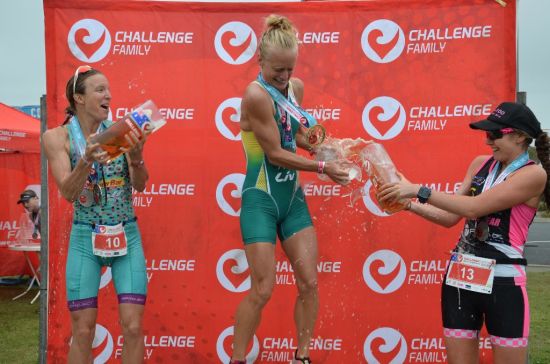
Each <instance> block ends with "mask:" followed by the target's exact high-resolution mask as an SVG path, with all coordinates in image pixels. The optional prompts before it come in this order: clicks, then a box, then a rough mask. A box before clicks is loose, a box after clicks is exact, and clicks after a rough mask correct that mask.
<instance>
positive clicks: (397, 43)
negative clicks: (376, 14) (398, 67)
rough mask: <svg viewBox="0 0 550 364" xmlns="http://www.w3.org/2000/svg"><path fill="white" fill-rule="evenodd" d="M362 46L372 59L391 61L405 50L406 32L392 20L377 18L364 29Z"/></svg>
mask: <svg viewBox="0 0 550 364" xmlns="http://www.w3.org/2000/svg"><path fill="white" fill-rule="evenodd" d="M361 47H362V48H363V52H365V55H366V56H367V57H368V58H369V59H370V60H372V61H374V62H377V63H389V62H392V61H394V60H396V59H397V57H399V56H400V55H401V53H402V52H403V49H404V48H405V34H404V33H403V30H402V29H401V27H400V26H399V25H397V24H396V23H394V22H393V21H391V20H387V19H379V20H375V21H373V22H372V23H370V24H369V25H367V27H366V28H365V30H363V34H362V35H361Z"/></svg>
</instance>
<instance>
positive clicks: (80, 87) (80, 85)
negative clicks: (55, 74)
mask: <svg viewBox="0 0 550 364" xmlns="http://www.w3.org/2000/svg"><path fill="white" fill-rule="evenodd" d="M98 74H103V73H101V71H98V70H96V69H93V68H92V69H90V70H88V71H86V72H80V73H79V74H78V78H77V79H76V85H75V90H74V93H73V80H74V76H72V77H71V78H70V79H69V81H67V85H66V86H65V97H66V98H67V101H68V102H69V106H67V107H66V108H65V114H66V116H65V120H64V121H63V125H65V124H67V123H68V122H69V120H70V119H71V117H73V116H74V115H76V105H75V102H74V94H75V93H77V94H81V95H84V93H85V92H86V87H85V85H84V81H86V79H87V78H89V77H92V76H94V75H98Z"/></svg>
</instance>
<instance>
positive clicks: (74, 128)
mask: <svg viewBox="0 0 550 364" xmlns="http://www.w3.org/2000/svg"><path fill="white" fill-rule="evenodd" d="M69 128H70V130H71V134H72V136H73V139H72V140H73V147H74V148H73V149H74V151H75V153H76V156H77V159H82V156H83V155H84V153H85V150H86V139H85V138H84V134H83V133H82V129H81V128H80V123H79V122H78V118H77V117H76V115H75V116H73V117H72V118H71V120H70V121H69ZM102 130H103V122H101V123H100V124H99V126H98V127H97V131H96V133H100V132H101V131H102ZM99 169H100V168H99V163H97V162H95V161H94V163H93V164H92V171H91V172H90V174H88V181H89V182H90V183H91V184H92V188H93V193H94V198H95V193H96V188H97V187H99V186H98V181H99ZM101 170H102V171H103V168H101ZM103 184H104V185H105V176H103ZM96 186H97V187H96ZM84 188H86V187H84ZM99 198H101V194H100V196H99Z"/></svg>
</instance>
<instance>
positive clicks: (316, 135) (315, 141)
mask: <svg viewBox="0 0 550 364" xmlns="http://www.w3.org/2000/svg"><path fill="white" fill-rule="evenodd" d="M325 136H326V131H325V127H324V126H322V125H320V124H316V125H313V126H312V127H311V128H309V129H308V130H307V133H306V143H307V144H308V146H309V147H310V148H312V147H315V146H317V145H320V144H321V143H322V142H323V141H324V140H325Z"/></svg>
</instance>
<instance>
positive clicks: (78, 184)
mask: <svg viewBox="0 0 550 364" xmlns="http://www.w3.org/2000/svg"><path fill="white" fill-rule="evenodd" d="M66 97H67V101H68V102H69V106H68V107H67V109H66V113H67V118H66V119H65V122H64V123H63V125H61V126H58V127H56V128H53V129H50V130H48V131H47V132H45V133H44V138H43V141H44V150H45V153H46V156H47V158H48V162H49V165H50V169H51V172H52V175H53V177H54V179H55V182H56V184H57V186H58V188H59V191H60V193H61V195H62V196H63V197H64V198H65V199H67V200H68V201H70V202H72V203H73V207H74V215H73V224H72V229H71V235H70V242H69V249H68V256H67V265H66V287H67V300H68V308H69V310H70V313H71V327H72V343H71V347H70V350H69V355H68V362H69V363H88V362H92V342H93V339H94V334H95V324H96V319H97V294H98V290H99V283H100V278H101V267H102V266H105V265H106V266H110V267H111V272H112V276H113V282H114V285H115V289H116V292H117V295H118V301H119V315H120V323H121V326H122V335H123V337H124V348H123V351H122V362H123V363H140V362H142V361H143V355H144V344H143V334H142V316H143V310H144V304H145V300H146V294H147V276H146V272H145V257H144V255H143V248H142V243H141V236H140V233H139V228H138V225H137V221H136V216H135V214H134V210H133V206H132V188H135V189H136V190H138V191H143V190H144V188H145V184H146V182H147V179H148V173H147V169H146V168H145V164H144V161H143V154H142V153H143V145H144V143H145V135H143V136H142V137H141V138H140V136H139V135H137V134H136V133H133V132H132V133H130V134H129V135H127V136H126V139H127V142H128V147H127V148H122V149H121V151H122V152H123V153H124V155H121V156H120V157H118V158H116V159H115V160H113V161H112V162H110V163H109V164H107V163H106V162H107V161H108V160H109V156H108V154H107V152H105V151H103V150H101V149H100V146H99V144H97V143H91V142H90V137H91V136H93V135H94V134H96V133H100V132H101V131H103V130H104V129H106V128H107V127H109V126H110V125H111V124H112V122H111V121H109V120H107V117H108V114H109V105H110V102H111V92H110V89H109V81H108V80H107V78H106V77H105V75H104V74H103V73H101V72H100V71H98V70H96V69H93V68H91V67H90V66H80V67H78V68H77V70H76V72H75V74H74V76H73V77H71V78H70V79H69V81H68V82H67V87H66Z"/></svg>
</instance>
